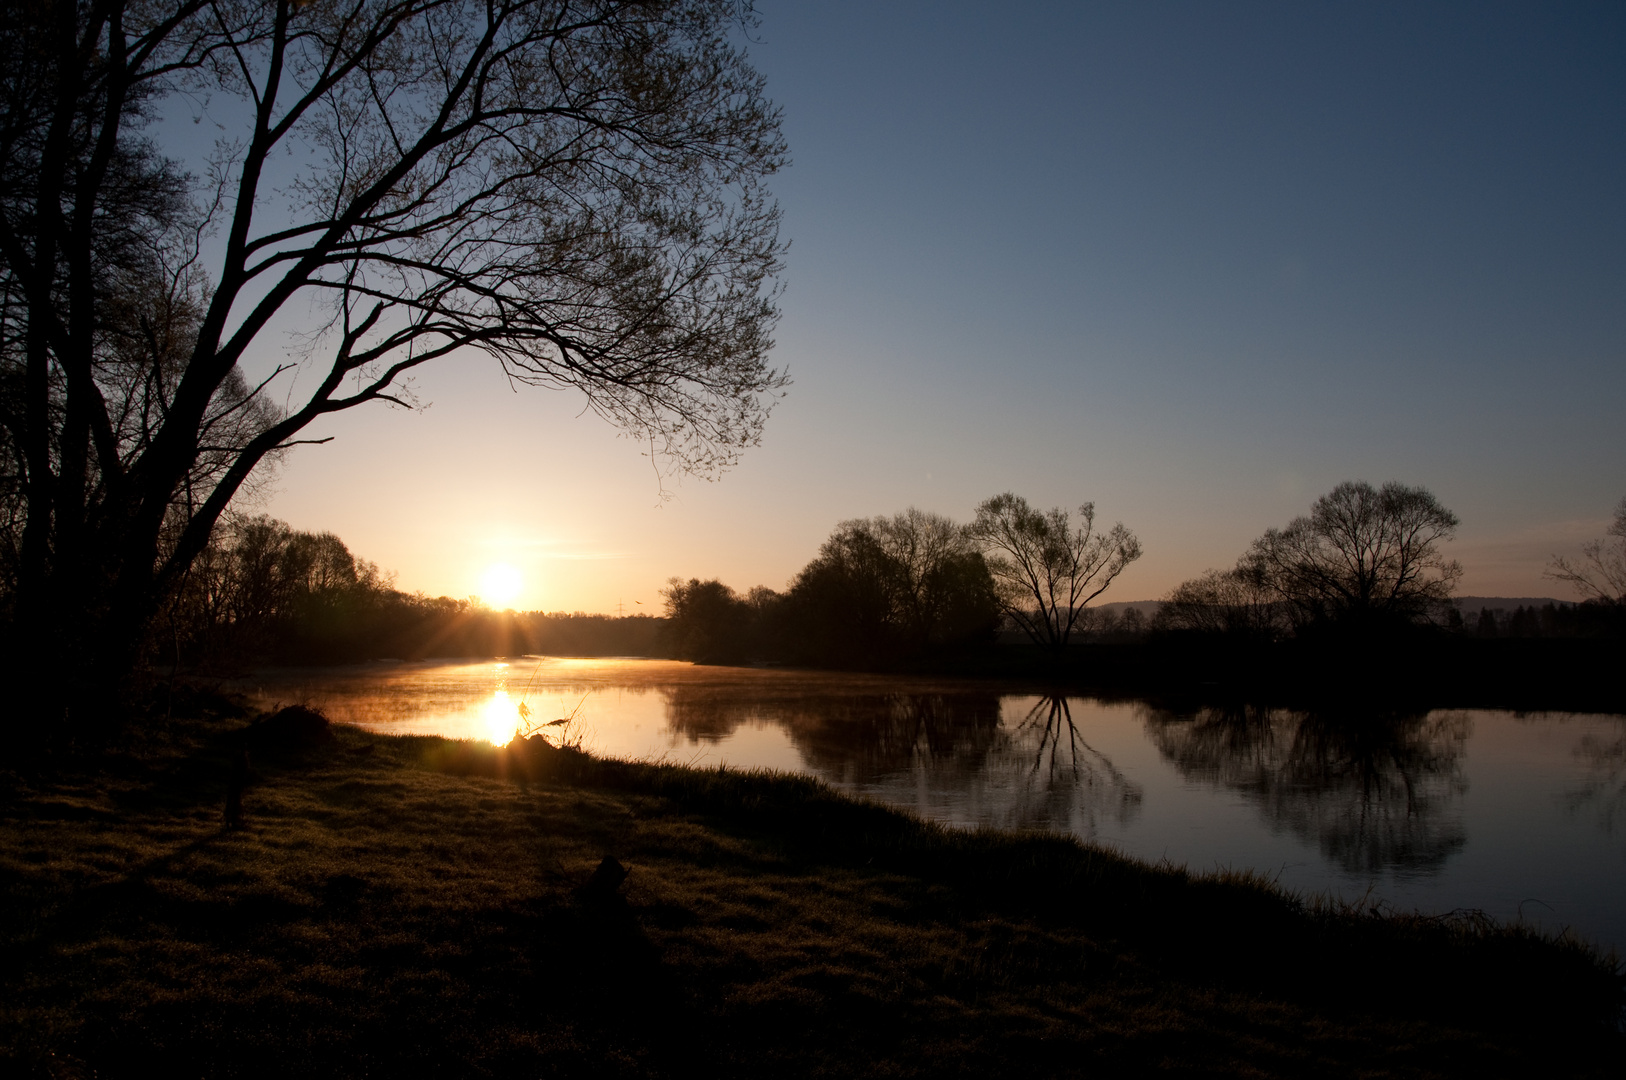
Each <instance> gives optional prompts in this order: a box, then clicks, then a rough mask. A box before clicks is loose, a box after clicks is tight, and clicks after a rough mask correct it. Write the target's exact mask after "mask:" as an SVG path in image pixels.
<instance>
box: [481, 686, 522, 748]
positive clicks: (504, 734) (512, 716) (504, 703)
mask: <svg viewBox="0 0 1626 1080" xmlns="http://www.w3.org/2000/svg"><path fill="white" fill-rule="evenodd" d="M480 713H481V717H482V718H483V720H484V723H485V730H486V738H488V739H490V740H491V741H492V742H494V743H496V744H497V745H498V746H506V745H508V741H509V740H510V739H512V738H513V737H514V736H515V734H517V733H518V732H519V729H520V727H521V725H520V718H519V702H517V701H515V700H513V699H512V698H510V697H509V696H508V691H507V690H495V691H493V692H492V694H491V700H490V701H487V702H486V703H485V705H484V706H483V707H482V708H481V710H480Z"/></svg>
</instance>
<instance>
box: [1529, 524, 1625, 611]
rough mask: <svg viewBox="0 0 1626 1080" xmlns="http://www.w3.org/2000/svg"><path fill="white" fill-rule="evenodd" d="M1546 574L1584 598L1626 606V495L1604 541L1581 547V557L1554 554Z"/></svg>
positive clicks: (1595, 541) (1595, 601)
mask: <svg viewBox="0 0 1626 1080" xmlns="http://www.w3.org/2000/svg"><path fill="white" fill-rule="evenodd" d="M1546 576H1547V577H1550V578H1553V579H1555V580H1557V581H1562V582H1565V583H1567V584H1569V585H1571V586H1573V587H1574V588H1575V590H1576V591H1577V592H1579V593H1580V594H1581V596H1582V598H1583V599H1586V600H1591V601H1593V602H1594V603H1599V604H1609V605H1613V606H1623V605H1626V498H1622V499H1621V500H1620V503H1619V505H1617V506H1616V507H1615V520H1614V521H1613V522H1611V523H1610V525H1609V529H1608V531H1607V532H1606V533H1605V535H1604V538H1603V539H1601V540H1593V541H1591V542H1590V543H1587V544H1583V545H1582V546H1581V557H1580V558H1579V559H1570V558H1566V557H1564V556H1562V555H1555V556H1553V561H1552V562H1551V563H1549V564H1548V565H1547V571H1546Z"/></svg>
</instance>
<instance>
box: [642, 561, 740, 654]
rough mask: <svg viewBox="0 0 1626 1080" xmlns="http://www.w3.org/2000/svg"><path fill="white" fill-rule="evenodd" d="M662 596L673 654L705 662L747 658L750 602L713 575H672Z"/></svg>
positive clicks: (662, 591)
mask: <svg viewBox="0 0 1626 1080" xmlns="http://www.w3.org/2000/svg"><path fill="white" fill-rule="evenodd" d="M661 596H663V597H665V598H666V619H667V623H666V632H667V635H668V641H669V644H670V648H671V650H672V653H673V655H674V656H677V657H679V658H681V659H684V660H697V661H699V662H701V663H706V664H726V663H738V662H740V661H742V660H748V659H751V646H752V644H753V643H752V640H751V623H752V615H753V612H752V609H751V605H750V604H749V603H747V602H746V601H745V600H743V599H741V598H740V595H739V594H738V593H736V592H735V591H734V590H733V589H731V588H729V587H728V586H727V585H724V584H723V583H722V582H721V581H718V580H716V579H715V578H713V579H712V580H711V581H701V580H699V579H698V578H690V579H689V580H688V581H686V582H685V581H683V580H681V579H679V578H672V579H671V581H669V582H668V583H667V586H666V588H664V589H662V590H661Z"/></svg>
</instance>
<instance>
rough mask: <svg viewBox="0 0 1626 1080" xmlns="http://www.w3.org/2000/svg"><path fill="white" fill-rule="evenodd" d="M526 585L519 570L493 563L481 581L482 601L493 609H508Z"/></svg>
mask: <svg viewBox="0 0 1626 1080" xmlns="http://www.w3.org/2000/svg"><path fill="white" fill-rule="evenodd" d="M524 585H525V582H524V581H523V580H522V579H521V578H520V576H519V571H518V570H515V569H514V568H513V567H512V566H509V565H508V564H507V563H492V564H491V565H490V566H489V567H487V568H486V572H485V576H483V577H482V578H481V579H480V599H482V600H484V601H485V602H486V603H488V604H490V605H491V606H492V607H499V608H501V607H507V606H508V605H509V604H512V603H513V602H514V599H515V597H517V596H519V591H520V589H522V588H523V587H524Z"/></svg>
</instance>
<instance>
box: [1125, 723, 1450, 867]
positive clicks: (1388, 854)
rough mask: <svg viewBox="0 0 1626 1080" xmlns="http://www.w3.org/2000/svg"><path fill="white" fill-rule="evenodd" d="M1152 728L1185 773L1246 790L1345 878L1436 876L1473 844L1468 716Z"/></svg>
mask: <svg viewBox="0 0 1626 1080" xmlns="http://www.w3.org/2000/svg"><path fill="white" fill-rule="evenodd" d="M1145 721H1146V728H1147V732H1148V734H1149V735H1150V736H1151V738H1152V741H1153V743H1154V744H1155V745H1156V746H1157V748H1158V750H1159V752H1160V753H1162V754H1163V756H1164V757H1165V758H1167V759H1168V760H1169V761H1170V762H1172V763H1173V764H1174V766H1175V768H1177V769H1178V770H1179V771H1180V773H1181V775H1183V776H1185V777H1187V778H1188V779H1192V780H1200V781H1203V782H1205V783H1209V784H1215V785H1218V786H1222V787H1225V788H1228V789H1230V790H1232V791H1236V792H1239V793H1240V794H1241V795H1242V796H1243V797H1244V798H1245V799H1247V800H1248V801H1249V802H1250V803H1252V804H1254V805H1255V806H1257V807H1258V808H1259V810H1261V811H1262V812H1263V813H1264V815H1265V816H1266V818H1267V819H1268V820H1269V821H1270V822H1271V824H1272V826H1273V827H1275V828H1278V829H1285V830H1288V831H1289V832H1291V833H1293V834H1294V835H1296V836H1299V837H1301V838H1303V839H1304V840H1305V841H1307V842H1309V843H1313V844H1314V845H1316V847H1318V848H1319V849H1320V850H1321V852H1322V854H1324V855H1325V856H1326V857H1327V858H1328V859H1329V860H1331V861H1332V862H1334V863H1336V864H1337V865H1338V866H1340V867H1342V868H1343V869H1344V870H1345V871H1346V872H1349V873H1353V874H1374V873H1380V872H1383V871H1391V870H1392V871H1396V872H1398V873H1399V874H1400V875H1403V876H1404V875H1415V874H1426V873H1432V872H1437V871H1438V870H1439V868H1440V867H1441V866H1442V865H1443V864H1444V863H1445V861H1446V860H1447V859H1449V858H1450V857H1451V856H1452V855H1454V854H1456V853H1457V852H1459V851H1461V850H1462V849H1463V847H1464V846H1465V845H1466V844H1467V842H1468V834H1467V829H1466V828H1465V826H1464V824H1463V820H1462V811H1461V806H1460V805H1459V798H1460V796H1462V795H1463V794H1464V793H1465V792H1466V791H1467V789H1468V783H1467V779H1466V777H1465V776H1464V774H1463V769H1462V754H1463V748H1464V746H1465V744H1466V743H1467V740H1468V737H1469V735H1470V734H1471V732H1472V724H1471V722H1470V720H1469V719H1468V716H1467V714H1466V713H1462V712H1431V713H1419V712H1402V711H1388V712H1383V711H1378V712H1373V711H1364V712H1361V713H1359V714H1354V713H1338V712H1300V711H1296V710H1291V709H1271V708H1261V707H1257V706H1251V705H1237V706H1231V707H1211V708H1203V709H1198V710H1196V711H1194V712H1172V711H1168V710H1163V709H1153V708H1148V709H1147V710H1146V714H1145Z"/></svg>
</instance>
